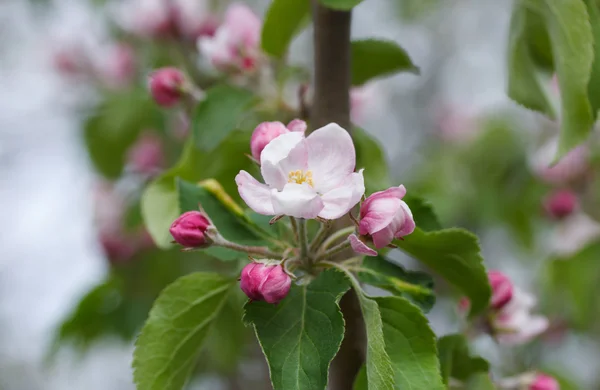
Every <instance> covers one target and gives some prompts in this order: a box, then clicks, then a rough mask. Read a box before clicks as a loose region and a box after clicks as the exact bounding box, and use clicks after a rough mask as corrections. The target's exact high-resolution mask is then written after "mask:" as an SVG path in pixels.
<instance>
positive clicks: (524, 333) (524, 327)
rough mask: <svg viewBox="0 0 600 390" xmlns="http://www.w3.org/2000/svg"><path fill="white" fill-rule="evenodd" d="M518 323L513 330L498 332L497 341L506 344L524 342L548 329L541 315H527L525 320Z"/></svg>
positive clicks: (544, 318)
mask: <svg viewBox="0 0 600 390" xmlns="http://www.w3.org/2000/svg"><path fill="white" fill-rule="evenodd" d="M520 325H521V326H520V327H517V328H514V331H509V332H506V333H500V334H498V335H497V339H498V342H500V343H501V344H506V345H519V344H525V343H527V342H529V341H531V340H532V339H534V338H535V337H537V336H539V335H540V334H542V333H544V332H545V331H546V330H547V329H548V326H549V322H548V319H547V318H546V317H543V316H528V317H527V321H523V322H522V323H521V324H520Z"/></svg>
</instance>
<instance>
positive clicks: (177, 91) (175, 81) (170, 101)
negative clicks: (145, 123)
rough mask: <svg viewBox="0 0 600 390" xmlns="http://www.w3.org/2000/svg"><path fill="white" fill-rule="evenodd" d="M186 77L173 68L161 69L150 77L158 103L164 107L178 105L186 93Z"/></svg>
mask: <svg viewBox="0 0 600 390" xmlns="http://www.w3.org/2000/svg"><path fill="white" fill-rule="evenodd" d="M185 84H186V80H185V76H184V75H183V73H182V72H181V71H180V70H179V69H177V68H172V67H167V68H160V69H158V70H156V71H154V72H153V73H152V74H151V75H150V80H149V87H150V92H151V94H152V97H153V98H154V100H155V101H156V103H157V104H158V105H160V106H163V107H171V106H173V105H175V104H177V103H178V102H179V101H180V100H181V98H182V97H183V95H184V93H185Z"/></svg>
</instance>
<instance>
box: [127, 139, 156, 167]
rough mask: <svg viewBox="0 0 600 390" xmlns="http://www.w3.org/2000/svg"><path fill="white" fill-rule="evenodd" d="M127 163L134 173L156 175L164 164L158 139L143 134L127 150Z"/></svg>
mask: <svg viewBox="0 0 600 390" xmlns="http://www.w3.org/2000/svg"><path fill="white" fill-rule="evenodd" d="M128 161H129V164H130V165H131V167H132V168H133V170H134V171H135V172H140V173H145V174H148V175H153V174H156V173H157V172H158V171H159V170H160V168H162V166H163V163H164V154H163V150H162V142H161V140H160V138H159V137H158V136H156V135H155V134H152V133H147V134H143V135H142V136H141V137H140V139H139V140H138V141H136V143H135V144H134V145H133V146H132V147H131V149H130V150H129V153H128Z"/></svg>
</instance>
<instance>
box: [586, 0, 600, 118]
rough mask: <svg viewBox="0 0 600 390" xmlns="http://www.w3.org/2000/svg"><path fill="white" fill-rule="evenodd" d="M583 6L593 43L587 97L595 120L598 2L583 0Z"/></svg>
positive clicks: (599, 88)
mask: <svg viewBox="0 0 600 390" xmlns="http://www.w3.org/2000/svg"><path fill="white" fill-rule="evenodd" d="M585 5H586V6H587V11H588V15H589V18H590V24H591V25H592V34H593V36H594V43H595V44H594V62H593V63H592V73H591V75H590V82H589V84H588V96H589V98H590V104H591V106H592V114H593V116H594V119H595V118H597V116H598V110H599V109H600V9H599V8H598V2H597V1H595V0H585Z"/></svg>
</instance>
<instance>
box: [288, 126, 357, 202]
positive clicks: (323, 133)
mask: <svg viewBox="0 0 600 390" xmlns="http://www.w3.org/2000/svg"><path fill="white" fill-rule="evenodd" d="M292 134H297V133H292ZM306 144H307V149H308V168H309V169H310V170H312V172H313V181H314V186H315V189H316V190H317V191H318V192H319V193H321V194H324V193H326V192H328V191H330V190H332V189H334V188H336V187H338V186H339V184H340V182H341V181H342V180H344V179H345V178H346V177H347V176H348V175H349V174H351V173H352V172H353V171H354V168H355V165H356V151H355V150H354V144H353V143H352V138H351V137H350V134H348V132H347V131H346V130H344V129H343V128H342V127H340V126H339V125H337V124H335V123H330V124H328V125H327V126H324V127H321V128H320V129H318V130H316V131H314V132H313V133H312V134H311V135H309V136H308V137H307V138H306Z"/></svg>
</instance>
